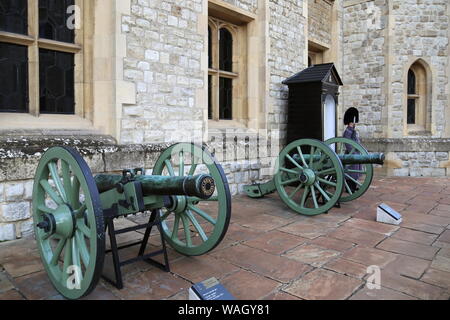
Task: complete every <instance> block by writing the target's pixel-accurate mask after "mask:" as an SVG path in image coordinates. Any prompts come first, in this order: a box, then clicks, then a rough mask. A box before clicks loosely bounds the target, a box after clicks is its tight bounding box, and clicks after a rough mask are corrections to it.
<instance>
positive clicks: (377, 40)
mask: <svg viewBox="0 0 450 320" xmlns="http://www.w3.org/2000/svg"><path fill="white" fill-rule="evenodd" d="M449 5H450V4H449V3H448V1H444V0H430V1H426V2H420V3H419V2H417V1H415V0H414V1H409V0H408V1H398V0H395V1H387V0H367V1H363V0H361V1H356V0H348V1H345V2H344V45H343V65H344V69H343V70H344V71H343V75H342V77H343V82H344V88H343V95H342V96H343V100H342V102H343V105H344V109H347V108H350V107H356V108H357V109H359V111H360V124H359V125H358V128H359V131H360V134H361V137H362V138H363V139H365V140H366V141H376V143H375V145H376V149H377V150H378V151H380V152H385V153H386V154H387V158H388V161H387V163H386V165H385V170H384V172H385V173H387V174H389V175H402V176H445V175H448V174H450V172H448V170H447V167H448V150H449V149H446V150H443V149H442V146H447V147H448V145H447V143H446V139H445V138H447V136H446V133H445V132H446V127H445V122H446V108H448V98H449V97H448V90H447V87H448V81H449V79H448V77H449V74H448V70H449V65H448V63H449V60H448V53H449V47H448V45H449V44H448V42H449V33H448V27H449V19H450V17H449V16H448V6H449ZM419 59H420V61H421V63H422V64H423V65H425V66H426V68H428V75H427V77H428V78H427V80H428V81H429V83H430V84H431V85H430V87H431V91H430V92H429V93H428V97H427V98H428V99H429V102H428V104H427V109H428V110H429V114H430V115H429V118H428V123H427V128H426V130H421V131H419V132H412V131H410V130H409V128H408V127H407V126H406V124H405V115H406V110H405V108H406V90H407V88H406V85H407V83H406V82H407V77H406V74H407V72H408V69H409V68H410V66H411V65H412V64H413V63H414V62H415V61H417V60H419ZM430 122H431V123H430ZM373 145H374V143H373V142H369V146H373ZM405 146H407V147H405ZM437 149H439V150H437ZM441 149H442V150H441Z"/></svg>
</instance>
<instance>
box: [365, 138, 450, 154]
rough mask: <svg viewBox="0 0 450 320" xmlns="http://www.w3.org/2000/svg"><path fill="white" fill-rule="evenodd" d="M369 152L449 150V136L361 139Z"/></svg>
mask: <svg viewBox="0 0 450 320" xmlns="http://www.w3.org/2000/svg"><path fill="white" fill-rule="evenodd" d="M361 142H362V144H363V145H364V146H365V147H366V148H367V150H369V151H370V152H384V153H388V152H449V151H450V139H449V138H441V139H439V138H403V139H387V138H379V139H361Z"/></svg>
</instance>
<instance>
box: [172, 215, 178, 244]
mask: <svg viewBox="0 0 450 320" xmlns="http://www.w3.org/2000/svg"><path fill="white" fill-rule="evenodd" d="M179 227H180V216H179V215H178V214H177V215H175V220H174V222H173V230H172V235H171V237H170V238H171V239H172V240H176V239H178V229H179Z"/></svg>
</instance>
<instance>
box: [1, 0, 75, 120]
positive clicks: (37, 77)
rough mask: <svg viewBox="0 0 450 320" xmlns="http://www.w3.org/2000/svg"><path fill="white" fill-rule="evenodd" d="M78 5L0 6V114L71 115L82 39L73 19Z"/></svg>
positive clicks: (9, 1)
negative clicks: (76, 65)
mask: <svg viewBox="0 0 450 320" xmlns="http://www.w3.org/2000/svg"><path fill="white" fill-rule="evenodd" d="M82 4H83V2H82V1H80V0H36V1H30V0H0V74H1V75H2V76H1V77H0V112H13V113H30V114H33V115H39V114H75V111H76V94H75V87H76V82H77V80H78V81H80V79H76V70H75V56H76V55H77V54H79V53H80V52H81V50H82V46H81V44H80V43H82V37H79V39H77V34H76V33H77V32H78V30H75V28H74V25H73V21H74V19H73V15H74V14H75V13H76V12H77V11H76V10H75V7H74V6H75V5H76V6H78V8H80V7H82ZM80 39H81V41H78V40H80ZM80 67H81V66H80Z"/></svg>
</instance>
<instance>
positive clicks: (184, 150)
mask: <svg viewBox="0 0 450 320" xmlns="http://www.w3.org/2000/svg"><path fill="white" fill-rule="evenodd" d="M153 174H154V175H163V176H164V175H166V176H194V175H197V174H208V175H210V176H211V177H212V178H213V179H214V187H215V191H214V193H213V195H212V196H211V197H210V198H209V199H200V198H197V197H188V196H171V197H170V203H171V204H170V206H168V207H166V208H163V209H162V211H161V221H162V227H163V232H164V237H165V239H166V241H167V242H168V243H169V244H170V245H171V246H172V247H173V248H174V249H175V250H176V251H178V252H180V253H181V254H184V255H187V256H198V255H202V254H205V253H207V252H209V251H211V250H213V249H214V248H215V247H216V246H217V245H218V244H219V243H220V242H221V241H222V239H223V237H224V236H225V234H226V232H227V229H228V225H229V223H230V218H231V194H230V190H229V187H228V181H227V178H226V176H225V173H224V172H223V169H222V167H221V165H220V164H219V163H218V162H217V161H216V160H215V159H214V157H213V156H212V155H211V154H210V153H209V152H208V151H207V150H206V149H205V148H204V147H201V146H198V145H195V144H191V143H178V144H175V145H173V146H171V147H169V148H168V149H166V150H165V151H164V152H163V153H162V154H161V156H160V157H159V159H158V160H157V161H156V164H155V166H154V168H153Z"/></svg>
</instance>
